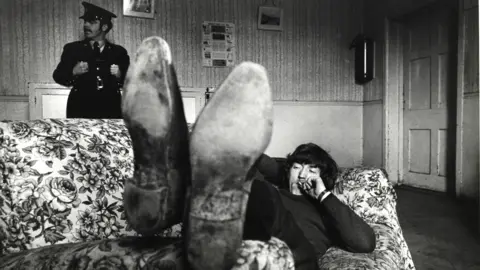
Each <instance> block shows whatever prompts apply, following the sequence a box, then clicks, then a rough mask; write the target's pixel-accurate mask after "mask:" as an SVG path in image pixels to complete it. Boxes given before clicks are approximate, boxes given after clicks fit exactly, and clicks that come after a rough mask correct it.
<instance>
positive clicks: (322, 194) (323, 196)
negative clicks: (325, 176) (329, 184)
mask: <svg viewBox="0 0 480 270" xmlns="http://www.w3.org/2000/svg"><path fill="white" fill-rule="evenodd" d="M330 194H332V193H331V192H330V191H323V192H322V193H320V194H319V195H318V201H319V202H323V200H325V198H327V197H328V195H330Z"/></svg>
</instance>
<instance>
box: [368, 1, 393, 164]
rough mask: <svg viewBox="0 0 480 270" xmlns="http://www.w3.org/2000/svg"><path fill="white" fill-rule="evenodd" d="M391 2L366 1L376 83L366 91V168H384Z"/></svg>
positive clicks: (369, 84) (370, 83)
mask: <svg viewBox="0 0 480 270" xmlns="http://www.w3.org/2000/svg"><path fill="white" fill-rule="evenodd" d="M386 16H387V2H386V1H377V0H366V1H365V17H364V29H365V31H364V32H365V35H367V36H369V37H371V38H373V39H374V40H375V57H374V64H375V69H374V71H375V73H374V80H372V81H371V82H369V83H368V84H366V85H365V87H364V96H363V100H364V102H365V106H364V108H363V115H364V118H363V125H364V127H365V128H364V130H363V138H364V140H363V158H364V162H365V165H371V166H382V167H384V166H385V164H384V160H383V159H384V158H383V152H384V149H383V148H384V147H383V145H384V142H383V140H384V136H383V133H384V132H383V130H384V125H383V122H384V118H383V112H384V107H383V95H384V93H383V92H384V89H385V17H386Z"/></svg>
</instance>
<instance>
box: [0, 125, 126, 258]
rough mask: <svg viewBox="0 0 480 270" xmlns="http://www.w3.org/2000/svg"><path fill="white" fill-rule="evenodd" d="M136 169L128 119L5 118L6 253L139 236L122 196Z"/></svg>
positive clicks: (1, 151)
mask: <svg viewBox="0 0 480 270" xmlns="http://www.w3.org/2000/svg"><path fill="white" fill-rule="evenodd" d="M132 175H133V151H132V147H131V140H130V136H129V134H128V131H127V129H126V127H125V125H124V123H123V120H121V119H117V120H93V119H46V120H32V121H2V122H0V185H1V186H0V240H1V241H0V254H1V253H2V251H3V253H6V252H13V251H17V250H22V249H30V248H36V247H40V246H45V245H50V244H55V243H67V242H78V241H87V240H94V239H103V238H115V237H118V236H122V235H135V232H134V231H133V230H132V229H131V228H129V226H128V224H127V223H126V220H125V215H124V212H123V203H122V200H123V199H122V197H123V196H122V192H123V186H124V183H125V179H127V178H128V177H131V176H132Z"/></svg>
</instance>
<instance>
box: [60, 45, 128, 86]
mask: <svg viewBox="0 0 480 270" xmlns="http://www.w3.org/2000/svg"><path fill="white" fill-rule="evenodd" d="M80 61H84V62H87V63H88V69H89V71H88V72H87V73H84V74H82V75H79V76H73V67H74V66H75V65H76V64H77V63H78V62H80ZM113 64H116V65H118V66H119V69H120V71H121V78H119V79H118V78H116V77H115V76H113V75H111V74H110V66H111V65H113ZM129 65H130V57H129V56H128V53H127V50H125V49H124V48H123V47H122V46H120V45H116V44H113V43H110V42H108V41H106V42H105V47H104V48H103V51H102V53H101V58H96V57H95V56H94V52H93V49H92V47H91V46H90V43H89V42H88V41H87V40H82V41H75V42H71V43H68V44H66V45H65V46H64V47H63V52H62V56H61V59H60V63H59V64H58V66H57V68H56V69H55V71H54V72H53V79H54V80H55V82H57V83H58V84H61V85H64V86H67V87H72V90H77V91H95V90H97V76H100V78H101V79H102V83H103V84H104V89H105V90H110V91H111V90H118V89H119V88H121V87H122V86H123V83H124V80H125V75H126V73H127V69H128V66H129Z"/></svg>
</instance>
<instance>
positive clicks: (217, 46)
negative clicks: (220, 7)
mask: <svg viewBox="0 0 480 270" xmlns="http://www.w3.org/2000/svg"><path fill="white" fill-rule="evenodd" d="M202 31H203V32H202V60H203V66H204V67H232V66H234V65H235V36H234V35H235V25H234V24H233V23H224V22H203V25H202Z"/></svg>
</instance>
